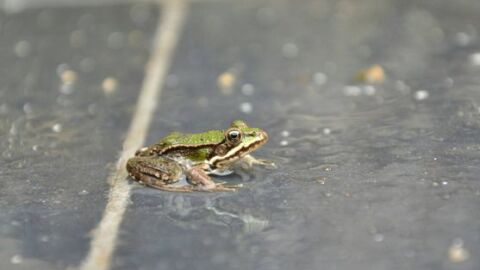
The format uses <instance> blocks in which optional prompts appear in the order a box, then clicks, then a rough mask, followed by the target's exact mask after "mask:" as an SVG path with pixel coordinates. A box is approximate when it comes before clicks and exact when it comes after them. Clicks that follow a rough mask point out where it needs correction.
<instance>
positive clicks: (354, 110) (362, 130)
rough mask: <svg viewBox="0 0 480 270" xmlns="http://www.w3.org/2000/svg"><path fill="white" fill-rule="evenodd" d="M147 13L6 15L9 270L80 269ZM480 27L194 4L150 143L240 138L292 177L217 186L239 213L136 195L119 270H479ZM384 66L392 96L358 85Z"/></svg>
mask: <svg viewBox="0 0 480 270" xmlns="http://www.w3.org/2000/svg"><path fill="white" fill-rule="evenodd" d="M133 7H135V8H136V9H135V8H133ZM147 7H148V6H147ZM132 10H136V12H138V13H136V12H132ZM145 10H149V9H148V8H147V9H143V8H142V7H139V6H128V5H127V6H118V7H116V6H114V7H108V8H98V7H97V8H93V7H90V8H69V9H51V10H50V9H49V10H34V11H25V12H22V13H19V14H14V15H12V14H8V15H7V14H2V18H3V19H2V24H1V26H2V40H6V41H4V42H2V45H1V46H2V49H1V51H2V56H4V58H5V59H6V60H4V61H2V65H1V68H2V74H3V76H2V80H3V79H4V80H5V82H4V84H3V87H2V88H1V91H0V100H1V102H0V106H1V107H0V109H1V113H2V117H1V118H0V119H1V120H0V130H1V133H0V134H1V141H0V143H1V145H0V147H1V152H2V157H1V162H2V171H1V174H0V175H1V180H2V181H1V182H0V185H1V186H0V187H1V189H0V192H1V199H0V207H1V209H2V210H1V211H0V217H1V218H0V225H1V227H0V228H1V231H0V233H1V235H0V237H1V238H0V245H1V249H0V256H1V257H2V262H1V263H0V266H1V268H2V269H22V267H23V269H29V268H28V267H30V265H33V266H35V267H36V269H63V268H65V267H66V266H74V265H78V263H79V262H80V261H81V259H82V258H83V257H84V255H85V253H86V251H87V249H88V241H89V238H88V233H89V231H90V230H91V229H93V228H94V227H95V225H96V224H97V222H98V221H99V219H100V217H101V214H102V212H103V210H104V207H105V201H106V196H105V195H106V193H107V191H108V185H107V183H106V181H105V179H106V177H107V174H108V172H109V164H112V163H113V162H115V159H116V156H117V153H118V151H120V149H121V142H122V139H123V137H122V135H123V134H124V132H125V131H126V129H127V127H128V125H129V122H130V117H131V112H132V110H133V107H134V103H135V99H136V95H137V91H138V89H139V87H140V86H139V85H140V83H141V80H142V77H143V65H144V64H145V62H146V59H147V57H148V44H149V42H150V38H151V36H152V33H153V31H154V29H153V28H154V25H155V20H156V16H157V15H156V13H155V12H153V11H152V13H145ZM152 10H153V9H152ZM142 12H143V13H142ZM479 13H480V5H479V4H478V3H477V1H475V0H470V1H467V0H464V1H458V2H455V4H452V3H451V2H450V1H422V2H418V1H393V0H392V1H380V0H367V1H354V0H351V1H326V0H322V1H269V2H261V3H258V2H256V1H248V2H245V3H241V4H240V3H233V2H213V3H207V2H206V3H203V2H200V3H195V4H192V5H191V10H190V13H189V15H188V18H187V22H186V25H185V28H184V32H183V34H182V38H181V40H180V43H179V44H180V45H179V47H178V48H177V52H176V55H175V57H174V62H173V67H172V68H171V71H170V75H169V76H168V77H167V79H166V85H165V87H164V90H163V93H162V96H161V100H160V102H159V103H160V105H159V108H158V110H157V111H156V112H155V117H154V121H153V123H152V124H151V128H150V131H149V137H148V139H147V141H148V143H153V142H154V141H156V140H157V139H158V138H160V137H161V136H164V135H166V134H167V133H168V132H171V131H188V132H195V131H204V130H207V129H214V128H215V129H217V128H226V127H227V126H228V124H229V122H230V121H231V120H233V119H236V118H242V119H245V120H246V121H247V122H248V123H249V124H250V125H252V126H257V127H261V128H263V129H265V130H267V131H268V132H269V134H270V142H269V143H268V144H267V145H266V146H264V147H263V148H262V149H261V150H259V151H258V153H256V155H257V156H260V157H264V158H269V159H273V160H275V161H276V163H277V165H278V167H279V168H278V169H277V170H264V169H257V170H255V171H254V172H250V173H247V174H242V175H240V176H239V175H237V176H228V177H222V179H221V180H225V181H232V182H242V183H244V186H245V187H244V188H242V189H241V190H239V191H238V192H236V193H213V194H212V193H194V194H175V193H166V192H159V191H157V190H152V189H148V188H143V187H138V188H135V189H134V191H133V193H132V196H131V205H129V207H128V209H127V212H126V214H125V217H124V220H123V224H122V227H121V230H120V234H119V243H118V247H117V249H116V252H115V254H114V257H113V266H112V269H478V267H479V266H480V258H479V256H478V254H480V214H479V211H478V208H479V206H480V182H479V178H478V175H479V174H480V169H479V167H478V164H479V161H480V154H479V150H480V145H479V142H480V141H479V138H480V107H479V104H480V92H479V91H478V87H479V83H480V40H479V38H478V33H477V31H478V29H479V27H480V26H479V25H480V17H478V16H477V14H479ZM45 14H47V15H45ZM85 14H91V15H85ZM132 14H150V15H148V16H146V17H145V18H147V19H146V20H142V19H141V18H143V16H140V15H139V16H138V17H135V15H133V18H132ZM85 16H87V19H85ZM48 18H55V20H53V21H51V22H48V21H49V19H48ZM82 18H83V19H82ZM92 18H94V19H92ZM135 18H136V19H135ZM39 21H40V22H42V21H46V22H43V23H46V24H47V25H50V26H45V28H41V29H37V28H35V25H38V24H39ZM40 25H41V24H40ZM38 27H41V26H38ZM79 28H80V30H81V31H84V33H82V32H80V33H78V32H76V33H77V34H73V32H75V31H76V30H77V31H78V30H79ZM83 28H86V29H85V30H83ZM72 36H73V37H72ZM82 36H85V37H87V38H86V39H85V38H83V39H82ZM22 40H25V41H26V42H27V43H28V44H30V45H25V43H21V42H22ZM82 40H83V41H82ZM135 40H137V42H135ZM72 41H73V43H72ZM19 43H20V44H19ZM77 43H78V44H77ZM22 44H23V45H22ZM79 44H80V45H79ZM28 46H30V50H27V55H26V56H25V47H27V49H28ZM76 46H80V47H76ZM28 51H29V52H28ZM85 58H88V59H91V60H93V63H94V64H93V67H94V68H93V69H92V70H90V69H89V68H88V67H89V66H91V65H88V62H89V61H87V60H85ZM62 63H66V64H68V66H65V65H61V64H62ZM82 63H83V64H82ZM90 63H92V62H91V61H90ZM372 65H380V66H381V67H382V68H383V69H384V71H385V80H383V81H382V82H378V83H375V84H368V83H360V82H358V81H356V80H355V79H354V78H355V76H356V74H357V73H358V72H359V71H360V70H363V69H364V68H366V67H369V66H372ZM65 70H67V71H68V70H72V71H75V74H76V76H75V77H76V80H74V81H75V82H74V83H73V86H74V88H73V89H70V88H69V85H68V84H70V81H71V80H72V79H71V78H72V77H71V76H72V74H71V73H68V72H67V74H65ZM57 74H60V75H57ZM107 77H112V78H115V79H116V81H117V82H118V87H117V88H116V89H115V87H110V86H112V85H111V81H110V83H107V82H104V80H105V78H107ZM62 80H63V81H64V82H63V83H62ZM380 81H381V80H380ZM65 84H67V86H65ZM102 84H103V86H102ZM70 86H71V85H70ZM111 88H114V89H115V90H111ZM58 125H60V126H58Z"/></svg>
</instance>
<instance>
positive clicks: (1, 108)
mask: <svg viewBox="0 0 480 270" xmlns="http://www.w3.org/2000/svg"><path fill="white" fill-rule="evenodd" d="M7 113H8V106H7V104H6V103H3V104H2V105H0V114H7Z"/></svg>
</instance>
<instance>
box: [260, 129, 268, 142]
mask: <svg viewBox="0 0 480 270" xmlns="http://www.w3.org/2000/svg"><path fill="white" fill-rule="evenodd" d="M257 136H258V137H260V141H262V144H264V143H266V142H267V141H268V134H267V132H265V131H263V130H262V131H257Z"/></svg>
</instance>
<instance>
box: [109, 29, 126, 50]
mask: <svg viewBox="0 0 480 270" xmlns="http://www.w3.org/2000/svg"><path fill="white" fill-rule="evenodd" d="M124 44H125V35H124V34H123V33H120V32H113V33H110V35H108V37H107V45H108V47H109V48H111V49H120V48H121V47H123V45H124Z"/></svg>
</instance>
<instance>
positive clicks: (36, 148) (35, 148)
mask: <svg viewBox="0 0 480 270" xmlns="http://www.w3.org/2000/svg"><path fill="white" fill-rule="evenodd" d="M39 148H40V147H39V146H38V145H36V144H35V145H34V146H32V150H33V151H35V152H36V151H38V149H39Z"/></svg>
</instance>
